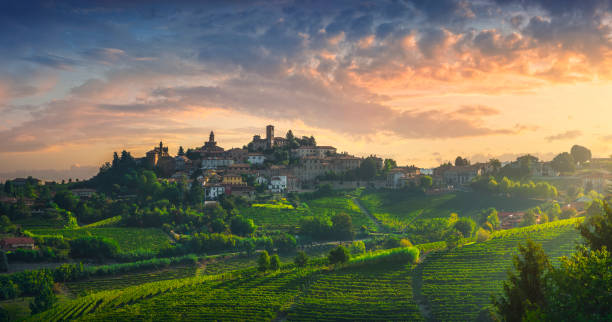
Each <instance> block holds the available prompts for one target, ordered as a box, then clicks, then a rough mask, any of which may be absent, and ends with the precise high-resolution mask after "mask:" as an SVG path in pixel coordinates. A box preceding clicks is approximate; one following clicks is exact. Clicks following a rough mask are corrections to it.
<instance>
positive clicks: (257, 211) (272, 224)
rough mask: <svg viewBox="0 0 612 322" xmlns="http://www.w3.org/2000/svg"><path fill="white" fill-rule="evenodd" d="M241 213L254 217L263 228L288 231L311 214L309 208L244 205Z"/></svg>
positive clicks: (256, 223) (255, 221)
mask: <svg viewBox="0 0 612 322" xmlns="http://www.w3.org/2000/svg"><path fill="white" fill-rule="evenodd" d="M239 211H240V214H241V215H242V216H244V217H246V218H250V219H253V222H254V223H255V225H257V226H261V228H262V229H263V230H266V231H270V230H282V231H288V230H291V229H293V228H295V227H296V226H297V225H298V223H299V221H300V219H302V218H304V217H306V216H309V215H310V212H309V211H308V209H307V208H303V207H300V208H298V209H294V208H288V207H262V206H258V207H244V208H240V210H239Z"/></svg>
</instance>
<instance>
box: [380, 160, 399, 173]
mask: <svg viewBox="0 0 612 322" xmlns="http://www.w3.org/2000/svg"><path fill="white" fill-rule="evenodd" d="M393 168H397V162H395V160H393V159H385V161H384V163H383V170H384V171H389V170H391V169H393Z"/></svg>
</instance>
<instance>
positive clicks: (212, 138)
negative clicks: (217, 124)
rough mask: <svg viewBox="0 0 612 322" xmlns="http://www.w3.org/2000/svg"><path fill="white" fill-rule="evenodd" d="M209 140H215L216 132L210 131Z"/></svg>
mask: <svg viewBox="0 0 612 322" xmlns="http://www.w3.org/2000/svg"><path fill="white" fill-rule="evenodd" d="M208 142H215V133H214V132H213V131H210V136H209V137H208Z"/></svg>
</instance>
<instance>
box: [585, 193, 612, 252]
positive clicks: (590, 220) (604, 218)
mask: <svg viewBox="0 0 612 322" xmlns="http://www.w3.org/2000/svg"><path fill="white" fill-rule="evenodd" d="M603 208H604V210H605V211H604V212H603V214H599V215H594V216H590V217H587V218H586V219H585V220H584V222H583V223H582V224H581V225H580V226H579V230H580V234H581V235H582V237H584V240H585V241H586V244H587V245H588V246H589V247H590V248H591V249H593V250H600V249H603V248H604V247H605V248H606V249H607V250H608V251H611V250H612V209H611V208H610V205H609V204H608V203H604V204H603Z"/></svg>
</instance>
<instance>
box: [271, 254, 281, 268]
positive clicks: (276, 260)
mask: <svg viewBox="0 0 612 322" xmlns="http://www.w3.org/2000/svg"><path fill="white" fill-rule="evenodd" d="M280 266H281V262H280V258H279V257H278V254H274V255H272V257H271V258H270V270H273V271H278V270H279V269H280Z"/></svg>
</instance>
